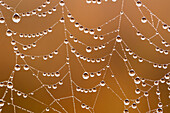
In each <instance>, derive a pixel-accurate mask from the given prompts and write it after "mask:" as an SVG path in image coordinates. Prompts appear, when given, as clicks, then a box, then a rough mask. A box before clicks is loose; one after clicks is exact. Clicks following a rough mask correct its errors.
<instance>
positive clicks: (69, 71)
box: [0, 0, 170, 113]
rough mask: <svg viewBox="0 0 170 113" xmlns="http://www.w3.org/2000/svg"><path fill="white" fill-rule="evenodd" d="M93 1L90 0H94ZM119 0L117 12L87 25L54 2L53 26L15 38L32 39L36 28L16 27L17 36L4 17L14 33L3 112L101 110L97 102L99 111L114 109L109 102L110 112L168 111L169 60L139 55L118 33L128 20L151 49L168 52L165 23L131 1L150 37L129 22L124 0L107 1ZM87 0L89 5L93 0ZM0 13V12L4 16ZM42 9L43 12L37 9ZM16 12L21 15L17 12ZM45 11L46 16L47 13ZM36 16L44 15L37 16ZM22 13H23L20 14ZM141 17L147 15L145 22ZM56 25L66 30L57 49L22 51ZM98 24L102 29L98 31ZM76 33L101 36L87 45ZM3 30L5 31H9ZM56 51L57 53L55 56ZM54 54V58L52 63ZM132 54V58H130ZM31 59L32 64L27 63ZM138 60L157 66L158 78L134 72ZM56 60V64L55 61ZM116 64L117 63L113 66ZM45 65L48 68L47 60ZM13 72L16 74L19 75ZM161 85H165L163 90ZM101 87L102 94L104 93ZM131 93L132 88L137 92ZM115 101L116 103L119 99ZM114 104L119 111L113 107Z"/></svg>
mask: <svg viewBox="0 0 170 113" xmlns="http://www.w3.org/2000/svg"><path fill="white" fill-rule="evenodd" d="M93 1H94V3H93V4H95V0H93ZM132 1H133V0H132ZM99 2H100V1H98V2H97V1H96V3H98V4H100V3H99ZM105 2H109V1H106V0H105V1H101V4H103V3H105ZM117 2H120V3H121V6H120V11H119V14H117V16H115V17H113V18H112V19H110V20H109V21H106V22H105V23H104V24H102V25H100V26H99V27H96V28H88V27H86V26H84V25H82V24H81V23H79V22H78V21H77V19H76V18H74V16H73V15H72V13H71V11H70V10H69V8H68V7H67V1H66V2H65V4H64V5H63V6H62V5H61V1H60V2H59V3H58V4H57V5H55V7H56V8H57V11H58V10H60V11H59V12H61V13H60V14H58V15H60V17H58V18H59V19H58V20H57V21H56V22H55V23H54V24H53V25H52V26H50V27H48V28H45V30H43V31H41V32H38V35H39V36H36V37H37V38H36V39H35V40H34V41H33V42H31V43H29V44H24V43H22V42H19V41H17V37H21V38H22V37H26V38H29V36H30V38H32V37H33V36H34V35H36V34H37V33H30V34H29V33H21V32H16V35H15V31H14V30H13V29H12V28H9V27H8V23H7V22H5V24H3V25H5V26H6V28H7V31H8V30H11V31H12V32H13V35H12V36H10V38H11V40H12V41H11V44H12V45H13V49H14V53H15V58H16V61H15V66H14V69H13V71H12V72H11V75H10V77H9V79H7V80H4V81H1V87H2V88H1V89H2V90H3V95H2V98H1V100H3V101H1V103H0V104H1V105H2V107H1V110H2V112H14V113H18V112H30V113H39V112H41V113H43V112H59V113H64V112H66V113H68V112H73V113H80V112H91V113H95V112H96V113H100V112H101V111H98V110H96V106H100V107H102V108H101V109H102V110H105V109H108V108H107V107H108V106H109V105H110V104H111V105H112V104H114V106H115V108H114V107H113V110H112V111H108V112H114V109H115V112H125V113H127V112H139V113H141V112H147V113H150V112H158V113H161V112H163V111H164V112H168V111H169V110H167V111H166V109H167V108H168V106H169V93H167V92H168V90H170V86H169V85H170V78H169V70H168V65H169V64H170V63H169V62H168V63H167V62H166V63H159V62H155V61H151V60H149V59H147V58H144V57H142V55H138V51H137V50H136V51H135V50H133V48H132V47H130V46H129V44H128V43H129V42H127V39H126V41H125V39H124V37H125V36H126V35H125V36H124V35H123V34H122V32H121V29H123V28H122V27H121V26H122V24H123V21H126V22H128V23H127V25H130V27H131V28H132V29H133V31H134V33H135V35H137V36H138V37H139V38H141V40H145V41H146V42H149V44H150V45H149V47H152V48H151V50H153V48H154V49H155V51H156V52H159V53H162V54H164V55H165V56H168V52H169V50H168V47H169V44H168V43H167V41H166V40H165V39H164V36H162V34H161V33H160V32H159V29H160V28H161V29H165V27H166V26H165V25H167V24H166V23H165V22H163V21H162V20H161V19H159V18H158V17H157V16H156V15H155V14H154V13H153V12H151V11H150V10H149V8H147V6H146V5H145V4H143V3H142V5H141V6H139V7H138V6H135V7H137V10H138V12H139V13H140V14H141V15H142V16H140V18H141V20H140V22H141V21H142V22H143V23H142V24H144V25H146V24H147V25H148V26H150V27H151V28H152V29H153V32H154V33H153V34H152V35H151V36H147V34H146V35H145V33H144V32H142V30H139V29H138V28H137V27H136V26H137V25H135V23H133V22H132V21H131V19H130V17H129V16H128V14H127V12H126V10H125V8H124V7H125V6H124V4H125V0H119V1H116V2H115V3H112V2H111V3H110V4H116V3H117ZM133 2H134V3H133V5H135V4H136V3H137V1H135V0H134V1H133ZM89 5H92V3H91V4H89ZM146 12H147V13H148V14H146V15H145V13H146ZM3 13H4V12H2V11H1V16H2V17H3ZM43 13H44V12H42V13H41V14H43ZM46 13H47V11H45V13H44V14H46ZM54 13H55V11H54ZM19 14H20V15H21V13H19ZM39 15H40V14H37V16H39ZM46 16H48V14H47V15H46ZM46 16H44V17H46ZM39 17H43V16H42V15H41V16H39ZM22 18H24V17H23V16H22ZM144 18H146V22H145V19H144ZM149 18H150V19H149ZM142 19H143V20H142ZM21 21H22V20H21ZM70 22H71V23H70ZM112 23H114V24H115V25H117V26H116V27H115V29H114V30H112V31H108V32H105V33H103V31H104V27H105V26H109V24H112ZM60 24H61V26H60V27H59V28H60V29H61V28H62V29H63V31H64V40H63V39H62V41H61V43H60V44H59V45H58V46H57V48H55V49H54V50H53V51H52V52H50V53H48V54H43V55H35V54H26V53H25V51H26V50H29V49H30V50H31V49H33V48H36V47H37V46H38V45H37V43H40V42H39V41H41V40H42V39H44V38H45V37H46V35H50V33H51V31H50V30H51V29H52V30H53V32H54V30H55V27H57V26H58V25H60ZM70 26H71V27H70ZM73 26H75V27H76V26H78V27H77V28H75V29H76V30H75V29H74V30H73V29H72V28H73ZM162 26H163V28H162ZM167 26H168V25H167ZM100 28H101V29H102V30H101V31H100ZM169 29H170V28H169V27H167V28H166V32H169V31H170V30H169ZM61 31H62V30H61ZM74 31H75V33H74ZM53 32H52V33H53ZM78 32H84V33H83V34H84V35H85V36H88V37H90V38H92V39H88V40H94V41H98V40H99V41H100V43H98V42H96V43H93V44H92V45H91V46H89V44H88V43H89V42H87V41H85V40H84V41H83V39H81V37H80V36H79V35H78ZM62 33H63V32H62ZM6 34H7V35H8V32H7V33H6ZM57 38H58V37H57ZM155 38H158V39H159V40H160V43H162V45H163V46H164V47H162V45H161V47H160V46H158V45H159V44H157V43H156V42H154V39H155ZM59 40H60V39H59ZM81 40H82V41H81ZM105 40H107V41H105ZM152 40H153V41H152ZM101 42H102V44H101ZM133 43H134V42H133ZM146 44H147V43H146ZM88 47H89V48H88ZM107 48H111V50H106V49H107ZM162 48H165V49H162ZM22 49H23V50H22ZM134 49H135V48H134ZM85 51H86V52H85ZM101 51H104V52H101ZM87 52H89V53H90V54H92V55H90V54H89V53H88V54H87ZM97 52H100V55H96V53H97ZM84 54H85V55H84ZM59 55H61V56H60V57H59ZM118 58H119V59H118ZM167 58H168V57H167ZM53 59H54V60H56V61H55V62H53V61H52V60H53ZM135 59H136V61H134V60H135ZM32 60H33V62H34V63H31V62H32ZM36 60H37V61H36ZM42 60H43V61H42ZM58 60H59V62H58ZM137 61H138V62H139V63H141V62H142V63H143V64H142V65H143V67H144V65H149V66H153V67H154V68H155V69H156V70H158V69H159V68H160V69H161V70H162V71H163V72H164V73H165V74H163V75H162V76H161V77H160V78H158V79H149V78H150V77H149V76H148V77H143V76H141V75H140V74H139V73H138V71H136V70H137V69H135V66H134V63H136V62H137ZM36 62H47V63H51V64H52V63H56V64H57V69H56V70H55V71H50V72H48V71H45V70H46V69H45V70H41V66H44V65H47V63H45V64H43V65H39V63H36ZM56 64H54V65H55V66H56ZM114 64H120V65H119V66H113V65H114ZM34 65H35V66H34ZM54 65H53V66H54ZM92 67H93V69H92ZM141 67H142V66H141ZM22 68H23V69H22ZM46 68H49V67H48V65H47V66H46ZM94 69H95V70H94ZM89 70H90V71H89ZM117 70H119V71H117ZM26 73H28V74H26ZM119 73H120V74H119ZM124 73H126V74H127V75H126V76H128V79H126V80H125V79H122V78H121V77H120V75H122V74H124ZM138 74H139V75H138ZM25 75H26V76H25ZM30 75H31V76H30ZM129 76H130V77H129ZM17 77H18V78H20V79H19V80H18V79H17ZM129 78H130V79H129ZM23 79H25V80H30V79H31V81H22V80H23ZM80 79H83V81H85V82H83V83H82V81H80ZM84 79H85V80H84ZM86 79H87V80H86ZM94 79H95V80H94ZM120 80H121V81H120ZM24 82H26V84H27V86H28V87H29V88H30V89H29V90H31V91H30V92H28V91H29V90H26V91H25V92H24V91H23V90H22V89H21V88H19V87H20V84H23V83H24ZM121 82H123V83H121ZM91 83H92V84H91ZM129 83H130V84H129ZM17 84H18V85H17ZM127 85H128V86H127ZM129 85H130V86H129ZM122 86H124V87H122ZM21 87H22V86H21ZM129 87H130V88H129ZM126 88H129V91H131V90H132V89H133V90H132V91H133V93H130V94H127V91H126ZM161 88H164V90H162V89H161ZM165 88H166V89H165ZM161 90H162V91H161ZM102 91H103V92H104V93H102ZM166 91H167V92H166ZM134 93H136V94H135V96H134ZM104 94H111V96H109V95H108V98H109V99H108V98H104V96H106V95H104ZM132 95H133V96H132ZM155 95H156V96H155ZM162 95H163V96H162ZM129 96H130V97H129ZM110 97H111V98H113V100H114V101H111V102H110V103H107V105H103V103H104V100H107V101H109V100H112V99H110ZM47 98H48V99H47ZM103 98H104V99H103ZM101 99H102V100H101ZM87 100H88V101H87ZM138 100H139V101H140V102H139V101H138ZM117 101H119V102H120V103H117ZM29 103H30V104H29ZM3 104H5V105H3ZM100 104H102V105H100ZM108 104H109V105H108ZM116 104H117V105H116ZM140 104H142V105H140ZM116 107H117V109H118V110H119V111H118V110H116ZM145 107H146V108H145ZM9 108H12V110H11V111H10V109H9ZM109 109H110V108H109ZM146 109H147V110H146ZM8 110H9V111H8Z"/></svg>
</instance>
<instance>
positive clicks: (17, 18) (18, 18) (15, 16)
mask: <svg viewBox="0 0 170 113" xmlns="http://www.w3.org/2000/svg"><path fill="white" fill-rule="evenodd" d="M20 20H21V16H20V15H19V14H18V13H15V14H14V15H13V16H12V21H13V22H15V23H19V22H20Z"/></svg>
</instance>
